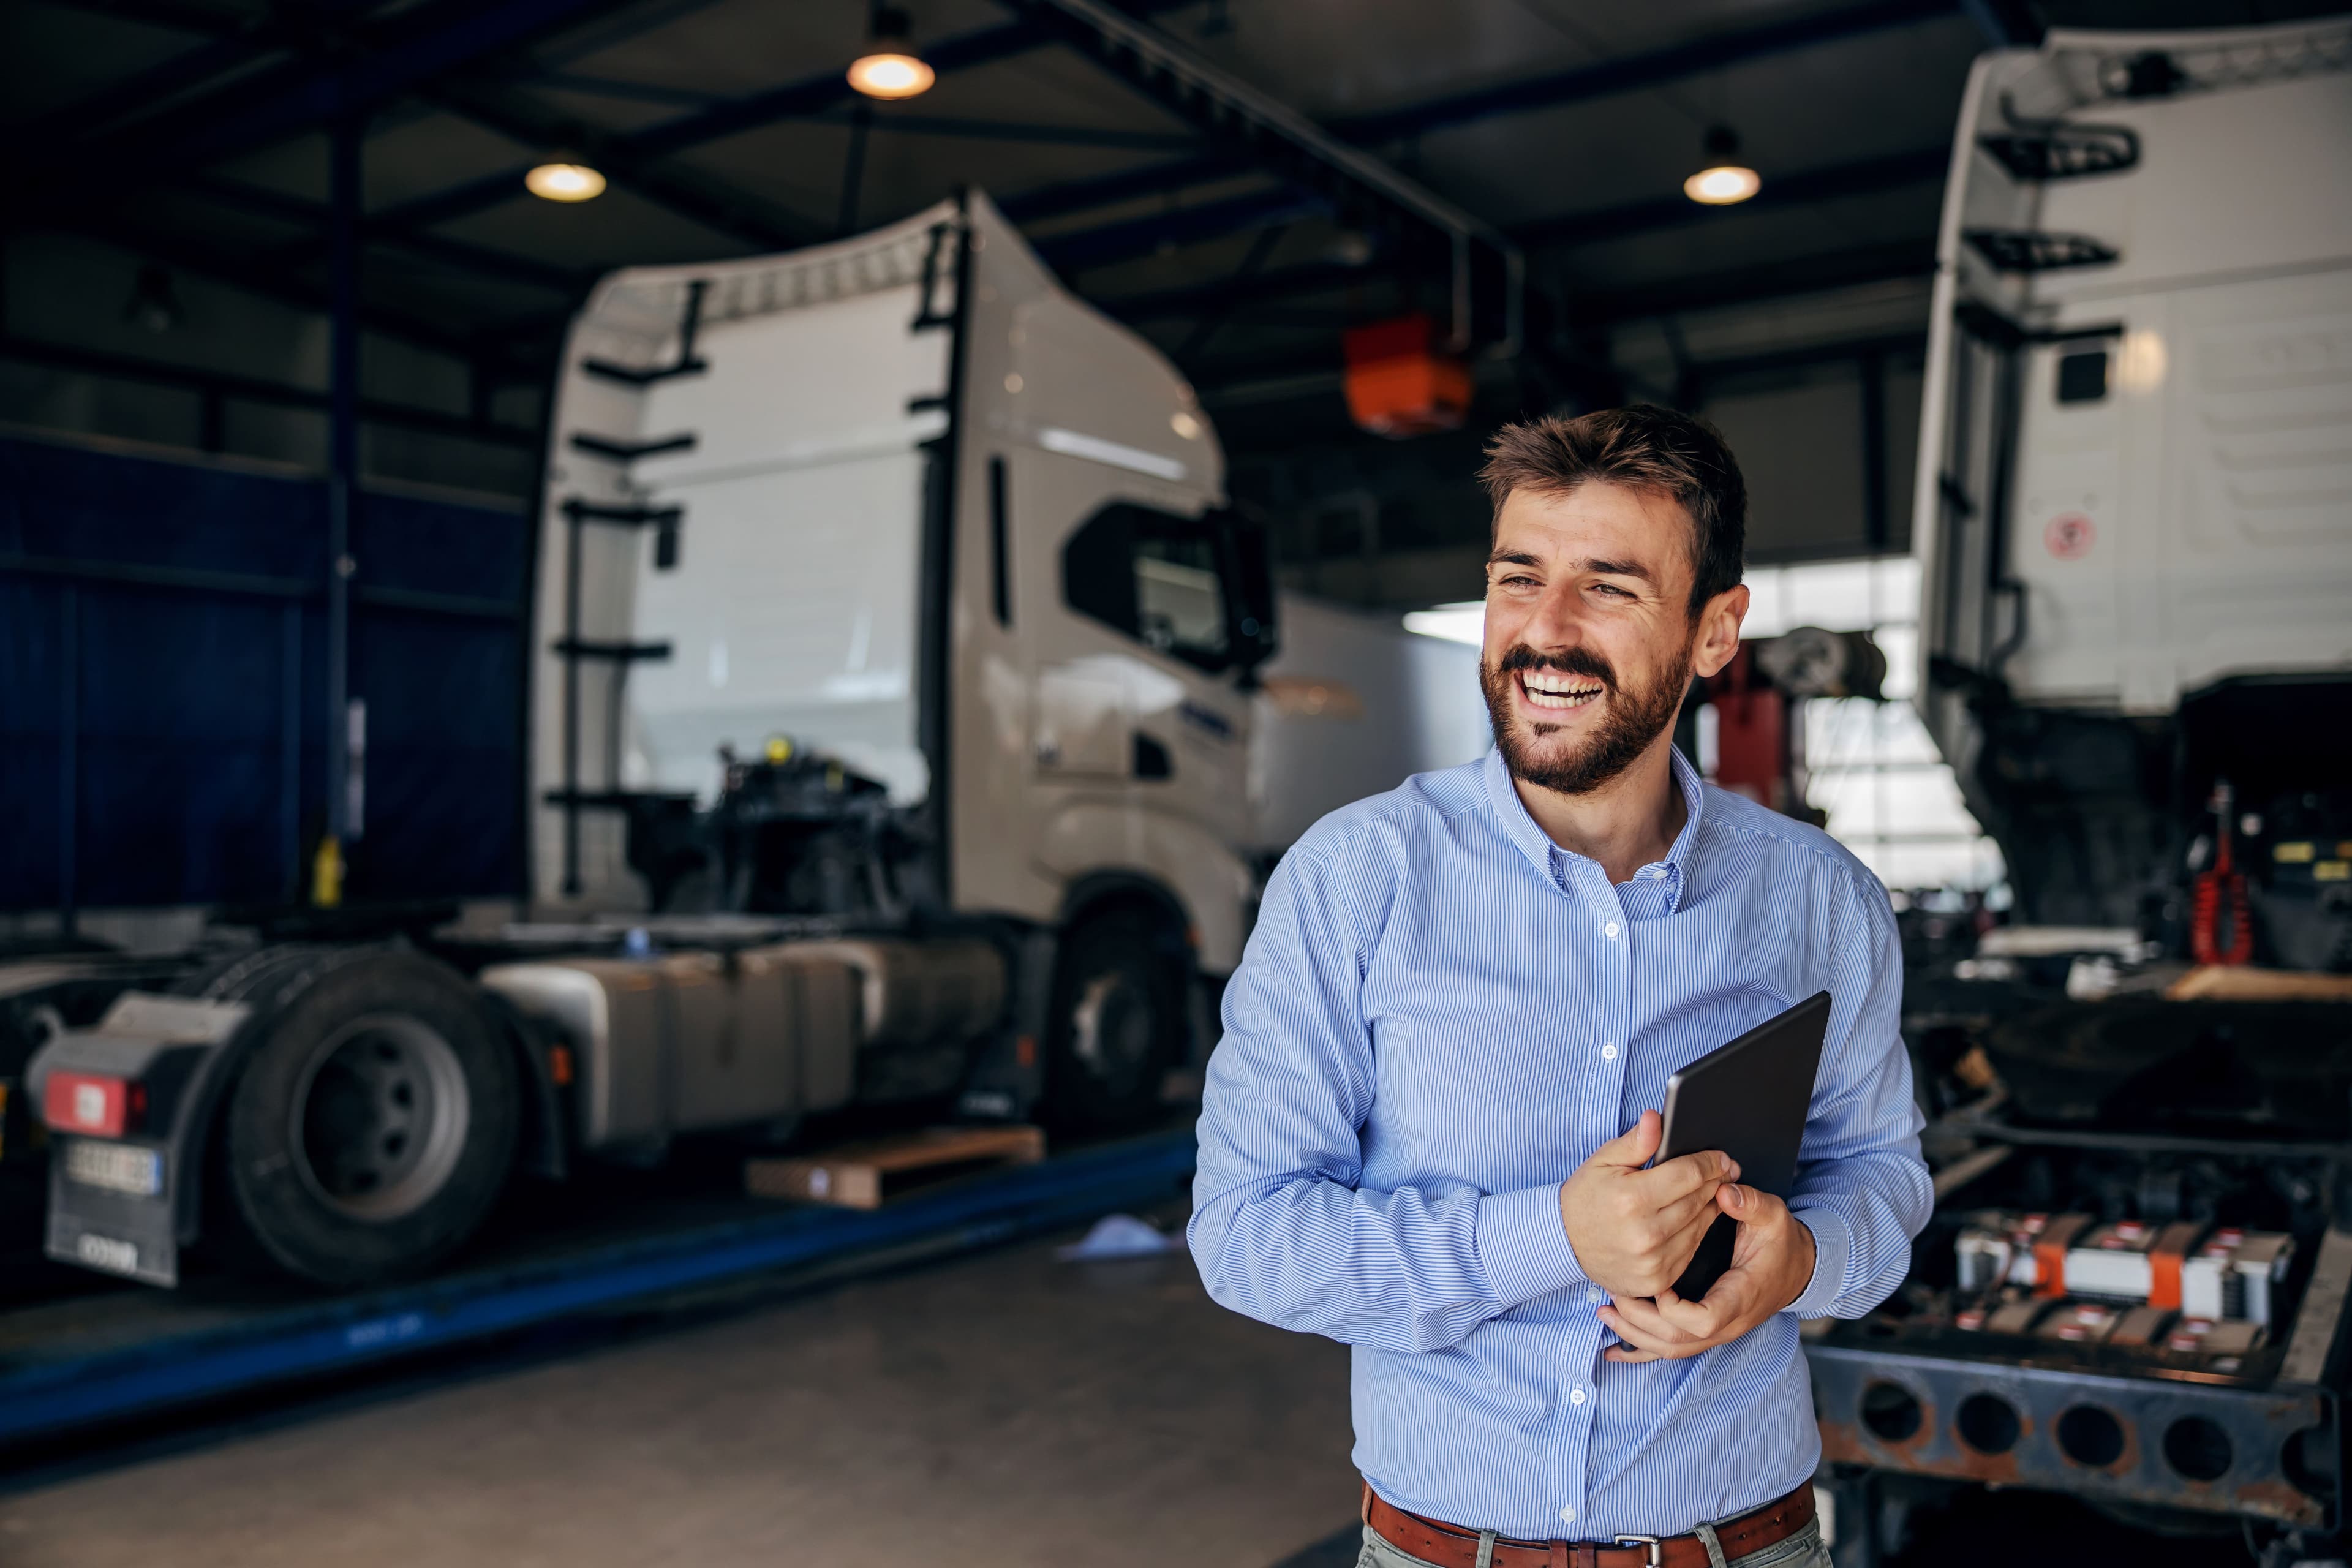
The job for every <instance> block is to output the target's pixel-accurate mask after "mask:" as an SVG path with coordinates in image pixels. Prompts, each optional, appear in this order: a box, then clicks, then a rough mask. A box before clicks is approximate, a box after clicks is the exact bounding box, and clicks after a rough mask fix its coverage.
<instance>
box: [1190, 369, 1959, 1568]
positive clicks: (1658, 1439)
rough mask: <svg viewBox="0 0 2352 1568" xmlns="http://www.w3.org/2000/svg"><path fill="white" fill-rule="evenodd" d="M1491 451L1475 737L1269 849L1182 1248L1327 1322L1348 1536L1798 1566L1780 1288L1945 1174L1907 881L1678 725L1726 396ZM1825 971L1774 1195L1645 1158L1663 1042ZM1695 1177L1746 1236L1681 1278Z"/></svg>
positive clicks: (1219, 1274)
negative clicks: (1679, 746) (1724, 767)
mask: <svg viewBox="0 0 2352 1568" xmlns="http://www.w3.org/2000/svg"><path fill="white" fill-rule="evenodd" d="M1487 458H1488V462H1487V465H1486V469H1485V472H1484V474H1483V478H1484V479H1485V480H1486V487H1487V489H1488V492H1489V494H1490V495H1491V496H1492V498H1493V500H1494V502H1495V522H1494V544H1493V551H1492V553H1491V555H1490V556H1489V558H1488V561H1487V574H1486V647H1485V653H1484V655H1483V657H1482V658H1481V661H1480V679H1481V682H1482V684H1483V686H1484V688H1485V691H1486V702H1487V706H1488V708H1489V710H1490V711H1491V713H1492V716H1493V720H1494V731H1495V740H1496V744H1495V749H1494V751H1493V752H1490V753H1489V754H1488V755H1487V756H1486V758H1485V759H1483V760H1482V761H1480V762H1477V763H1468V764H1465V765H1464V766H1462V767H1458V768H1454V769H1450V770H1448V771H1445V772H1443V773H1425V774H1422V775H1420V776H1418V777H1415V778H1412V779H1409V780H1407V781H1406V782H1405V783H1404V784H1403V785H1402V786H1401V787H1399V788H1397V789H1395V790H1392V791H1391V792H1390V793H1388V794H1387V795H1376V796H1374V797H1373V798H1371V799H1370V800H1366V801H1360V802H1358V803H1357V804H1356V805H1352V806H1349V807H1347V808H1346V809H1344V810H1341V811H1339V812H1336V813H1334V814H1332V815H1331V816H1328V817H1326V818H1325V819H1324V820H1323V821H1321V822H1319V823H1318V824H1317V825H1316V826H1315V827H1314V828H1313V829H1312V830H1310V831H1309V832H1308V833H1307V836H1306V837H1303V838H1302V839H1300V840H1299V842H1298V844H1297V847H1294V848H1293V849H1292V850H1291V851H1290V853H1289V854H1288V855H1287V856H1286V857H1285V858H1284V859H1283V862H1282V864H1281V866H1280V867H1279V868H1277V869H1276V872H1275V875H1274V878H1273V880H1272V882H1271V883H1270V884H1269V885H1268V887H1267V889H1266V895H1265V903H1264V908H1263V911H1262V912H1261V914H1260V916H1259V919H1258V924H1257V928H1256V930H1255V932H1254V933H1253V934H1252V936H1251V938H1250V943H1249V949H1248V952H1247V953H1246V954H1245V956H1244V959H1243V961H1242V965H1241V968H1240V970H1239V972H1238V973H1235V975H1234V979H1233V982H1232V984H1230V985H1229V986H1228V987H1227V989H1226V992H1225V1003H1224V1026H1225V1033H1224V1038H1223V1042H1222V1043H1221V1044H1220V1045H1219V1047H1218V1048H1217V1050H1216V1053H1215V1054H1214V1056H1213V1058H1211V1060H1210V1065H1209V1084H1208V1091H1207V1102H1206V1107H1205V1110H1204V1112H1203V1114H1202V1119H1201V1155H1200V1168H1199V1175H1198V1178H1197V1180H1196V1182H1195V1184H1194V1188H1193V1204H1194V1207H1193V1216H1192V1228H1191V1240H1192V1253H1193V1256H1194V1258H1196V1259H1197V1261H1198V1262H1199V1265H1200V1268H1201V1274H1202V1279H1203V1280H1205V1281H1206V1283H1207V1285H1208V1288H1209V1292H1210V1294H1211V1295H1212V1296H1213V1297H1214V1298H1215V1299H1216V1300H1219V1301H1220V1302H1223V1304H1224V1305H1226V1306H1228V1307H1231V1308H1233V1309H1234V1310H1237V1311H1241V1312H1245V1313H1248V1314H1249V1315H1250V1316H1252V1317H1255V1318H1260V1319H1263V1320H1265V1321H1267V1322H1270V1323H1276V1324H1279V1325H1281V1326H1283V1327H1285V1328H1290V1329H1297V1330H1302V1331H1308V1332H1314V1333H1321V1334H1328V1335H1329V1336H1330V1337H1332V1338H1334V1339H1338V1340H1341V1341H1344V1342H1347V1343H1349V1344H1350V1345H1352V1346H1354V1347H1355V1352H1354V1354H1355V1373H1354V1398H1355V1417H1356V1421H1355V1424H1356V1449H1355V1459H1356V1464H1357V1468H1359V1469H1360V1470H1361V1471H1362V1472H1363V1475H1364V1478H1365V1483H1366V1486H1365V1492H1364V1509H1365V1521H1366V1530H1365V1535H1364V1551H1363V1556H1362V1558H1361V1564H1362V1565H1364V1568H1413V1565H1416V1564H1421V1563H1436V1564H1438V1565H1440V1568H1513V1565H1515V1564H1529V1565H1532V1564H1535V1563H1578V1564H1580V1568H1582V1565H1591V1564H1598V1565H1600V1568H1616V1565H1619V1564H1623V1565H1626V1568H1631V1565H1632V1564H1635V1563H1666V1564H1668V1565H1670V1568H1671V1565H1676V1564H1690V1565H1692V1568H1696V1565H1698V1564H1706V1565H1708V1568H1724V1565H1725V1564H1726V1563H1744V1564H1750V1565H1752V1568H1760V1565H1762V1564H1766V1563H1772V1564H1787V1565H1789V1568H1808V1565H1811V1564H1819V1565H1821V1568H1827V1564H1828V1562H1829V1559H1828V1556H1827V1553H1826V1552H1824V1551H1823V1549H1822V1546H1821V1542H1820V1536H1819V1527H1818V1525H1817V1523H1815V1522H1814V1521H1813V1520H1812V1497H1811V1487H1810V1479H1811V1474H1812V1471H1813V1468H1814V1466H1815V1464H1816V1463H1817V1462H1818V1460H1819V1458H1820V1452H1821V1449H1820V1438H1819V1435H1818V1432H1817V1430H1816V1428H1815V1426H1814V1425H1813V1411H1812V1398H1811V1390H1810V1385H1809V1384H1808V1382H1807V1378H1806V1373H1805V1363H1804V1358H1803V1357H1802V1355H1801V1353H1800V1352H1799V1350H1798V1345H1797V1321H1798V1320H1799V1319H1801V1318H1814V1317H1822V1316H1825V1315H1826V1316H1837V1317H1847V1318H1853V1317H1859V1316H1861V1315H1862V1314H1863V1313H1864V1312H1865V1311H1867V1310H1870V1309H1871V1308H1872V1307H1874V1306H1875V1305H1876V1304H1877V1303H1878V1302H1879V1301H1881V1300H1884V1299H1885V1297H1886V1295H1887V1294H1888V1293H1889V1292H1890V1291H1891V1290H1893V1289H1894V1288H1895V1285H1896V1283H1897V1282H1899V1281H1900V1280H1901V1279H1902V1278H1903V1275H1904V1272H1905V1271H1906V1268H1908V1267H1909V1265H1910V1247H1911V1238H1912V1237H1914V1236H1916V1235H1917V1234H1918V1231H1919V1228H1920V1227H1921V1226H1923V1225H1925V1224H1926V1222H1927V1214H1928V1210H1929V1208H1930V1206H1931V1203H1932V1197H1931V1193H1930V1189H1929V1185H1928V1180H1927V1169H1926V1167H1925V1166H1924V1165H1923V1164H1922V1163H1921V1162H1920V1158H1919V1142H1918V1131H1919V1127H1920V1118H1919V1115H1918V1113H1917V1111H1916V1109H1915V1108H1914V1106H1913V1104H1912V1100H1911V1079H1910V1068H1909V1063H1908V1060H1907V1058H1906V1056H1905V1054H1904V1051H1903V1047H1902V1044H1901V1041H1900V1040H1899V1038H1898V1037H1897V1036H1896V1032H1895V1017H1896V1008H1897V1005H1898V1003H1899V1001H1900V997H1901V992H1902V983H1903V975H1902V956H1901V951H1900V948H1899V945H1898V943H1897V941H1896V937H1895V920H1894V915H1893V911H1892V910H1890V908H1889V907H1888V904H1887V900H1886V893H1885V889H1883V888H1881V887H1880V886H1879V884H1878V882H1877V881H1876V879H1874V878H1873V877H1872V876H1871V874H1870V873H1869V871H1868V870H1866V869H1864V867H1863V866H1862V865H1861V863H1860V862H1859V861H1857V860H1855V859H1854V858H1853V856H1852V855H1850V854H1848V853H1847V852H1846V851H1845V850H1844V849H1843V848H1842V847H1840V846H1839V845H1838V844H1836V843H1835V842H1834V841H1833V840H1832V839H1831V838H1829V837H1827V836H1825V835H1823V834H1822V833H1819V832H1817V831H1815V830H1814V829H1812V828H1811V827H1808V826H1803V825H1801V824H1800V823H1797V822H1793V821H1790V819H1788V818H1786V817H1783V816H1778V815H1776V814H1774V813H1772V812H1770V811H1768V810H1766V809H1765V808H1764V807H1762V806H1760V805H1756V804H1754V803H1752V802H1749V801H1747V800H1744V799H1741V798H1739V797H1738V796H1736V795H1729V794H1727V793H1725V792H1724V791H1721V790H1718V789H1715V788H1711V787H1709V786H1707V785H1706V784H1703V783H1702V782H1701V781H1700V779H1699V777H1698V775H1697V773H1696V771H1695V770H1694V769H1693V768H1692V767H1691V765H1690V763H1688V762H1687V761H1685V759H1684V758H1683V757H1682V756H1681V755H1680V754H1679V753H1678V752H1675V749H1674V744H1673V730H1674V721H1675V714H1676V711H1677V710H1679V709H1680V707H1681V705H1682V700H1683V696H1684V693H1685V689H1687V688H1688V686H1689V684H1690V680H1691V678H1692V676H1693V675H1694V674H1696V675H1701V676H1706V675H1712V674H1714V673H1715V672H1716V671H1717V670H1719V669H1721V668H1723V666H1724V665H1725V664H1726V663H1727V662H1728V661H1729V659H1730V658H1731V657H1732V655H1733V653H1734V652H1735V651H1736V650H1737V649H1738V643H1739V623H1740V618H1741V617H1742V616H1744V615H1745V614H1746V613H1747V609H1748V590H1747V589H1746V588H1745V587H1743V586H1741V584H1740V581H1739V578H1740V571H1741V552H1742V548H1743V544H1744V539H1745V532H1746V513H1747V492H1746V488H1745V485H1744V483H1743V481H1742V480H1741V479H1740V476H1739V470H1738V466H1737V464H1735V462H1734V461H1733V459H1732V456H1731V453H1730V452H1729V450H1727V448H1726V447H1725V446H1724V444H1723V440H1722V437H1720V436H1718V435H1717V433H1716V432H1715V430H1714V429H1713V428H1712V427H1711V426H1707V425H1706V424H1705V423H1703V422H1702V421H1700V420H1697V419H1694V418H1691V417H1689V416H1685V415H1682V414H1677V413H1674V412H1672V411H1670V410H1667V409H1663V408H1654V407H1633V408H1622V409H1615V410H1611V411H1608V412H1605V413H1599V414H1591V415H1587V416H1583V417H1582V418H1578V419H1567V420H1562V419H1539V420H1536V421H1533V422H1531V423H1528V424H1525V425H1518V426H1510V427H1508V428H1507V429H1505V430H1503V431H1502V432H1501V433H1500V434H1499V435H1497V436H1496V437H1495V439H1494V441H1493V442H1492V444H1491V445H1490V446H1489V447H1488V448H1487ZM1822 990H1827V991H1828V992H1829V993H1830V994H1831V995H1832V999H1833V1005H1832V1012H1831V1015H1830V1022H1829V1034H1828V1039H1827V1044H1826V1046H1825V1047H1824V1049H1823V1053H1822V1066H1821V1071H1820V1076H1819V1077H1818V1079H1816V1080H1815V1084H1814V1088H1813V1095H1812V1102H1811V1111H1810V1114H1809V1119H1808V1121H1807V1123H1806V1128H1805V1139H1804V1146H1803V1154H1802V1158H1801V1165H1800V1172H1799V1175H1798V1180H1797V1184H1796V1187H1795V1190H1794V1194H1793V1195H1792V1196H1791V1197H1790V1199H1789V1201H1788V1202H1787V1203H1786V1204H1785V1205H1784V1204H1783V1203H1782V1202H1781V1200H1780V1199H1779V1198H1775V1197H1770V1196H1768V1195H1766V1194H1762V1193H1759V1192H1758V1191H1756V1190H1755V1189H1753V1188H1750V1187H1744V1186H1741V1185H1739V1184H1738V1180H1737V1178H1738V1171H1737V1170H1736V1169H1735V1168H1733V1167H1732V1166H1731V1163H1730V1162H1729V1161H1728V1160H1727V1158H1726V1157H1725V1156H1723V1155H1722V1154H1720V1153H1699V1154H1691V1155H1687V1156H1685V1157H1684V1158H1681V1159H1678V1160H1673V1161H1668V1162H1666V1163H1662V1164H1660V1165H1658V1166H1656V1167H1655V1168H1654V1169H1645V1168H1644V1167H1645V1166H1646V1165H1647V1164H1648V1162H1649V1161H1650V1159H1651V1157H1652V1156H1653V1155H1654V1154H1655V1153H1656V1152H1657V1149H1658V1143H1659V1138H1660V1132H1661V1128H1660V1121H1659V1117H1658V1114H1657V1111H1656V1110H1655V1109H1654V1108H1655V1107H1657V1106H1659V1105H1660V1104H1661V1103H1662V1102H1663V1100H1664V1093H1665V1083H1666V1079H1667V1076H1668V1075H1669V1074H1671V1073H1672V1072H1673V1071H1674V1070H1675V1068H1679V1067H1682V1066H1683V1065H1685V1063H1688V1062H1690V1061H1693V1060H1695V1059H1696V1058H1699V1057H1701V1056H1703V1055H1705V1054H1706V1052H1708V1051H1710V1050H1713V1049H1714V1048H1715V1047H1717V1046H1719V1045H1722V1044H1723V1043H1724V1042H1725V1041H1727V1040H1729V1039H1731V1038H1732V1037H1735V1036H1737V1035H1738V1034H1740V1033H1741V1032H1743V1031H1744V1030H1746V1029H1748V1028H1749V1027H1750V1026H1754V1025H1755V1024H1758V1023H1759V1022H1761V1021H1763V1020H1764V1019H1766V1018H1769V1017H1770V1016H1773V1015H1774V1014H1776V1013H1779V1012H1780V1011H1781V1010H1782V1009H1783V1008H1785V1007H1787V1006H1788V1005H1790V1004H1791V1003H1793V1002H1796V1001H1798V1000H1800V999H1801V998H1803V997H1805V996H1808V995H1811V994H1813V993H1814V992H1816V991H1822ZM1718 1214H1727V1215H1731V1216H1732V1218H1733V1219H1734V1220H1736V1221H1737V1222H1738V1248H1737V1251H1736V1253H1735V1254H1734V1258H1733V1262H1732V1266H1731V1268H1730V1269H1729V1270H1728V1271H1727V1273H1725V1274H1724V1275H1723V1277H1722V1278H1721V1279H1719V1280H1718V1281H1717V1284H1716V1285H1715V1286H1714V1288H1713V1289H1710V1290H1709V1291H1708V1292H1707V1293H1706V1299H1705V1300H1698V1301H1685V1300H1680V1299H1678V1298H1677V1297H1675V1294H1674V1293H1673V1291H1672V1290H1671V1289H1669V1288H1668V1287H1669V1286H1670V1285H1671V1283H1672V1281H1673V1280H1674V1279H1675V1278H1676V1277H1677V1276H1678V1275H1679V1274H1680V1272H1681V1270H1682V1268H1683V1265H1684V1264H1685V1262H1686V1261H1687V1260H1688V1259H1689V1258H1690V1257H1691V1255H1692V1253H1693V1252H1694V1251H1695V1250H1696V1247H1697V1244H1698V1241H1699V1238H1700V1237H1701V1236H1702V1235H1703V1234H1704V1233H1705V1231H1706V1228H1707V1226H1709V1225H1710V1224H1711V1223H1712V1222H1713V1220H1714V1218H1715V1216H1716V1215H1718ZM1620 1542H1630V1543H1631V1544H1626V1545H1622V1546H1621V1545H1620V1544H1618V1543H1620ZM1651 1542H1662V1544H1659V1545H1657V1546H1656V1547H1655V1552H1653V1546H1652V1545H1651V1544H1650V1543H1651ZM1562 1543H1569V1544H1562ZM1576 1543H1585V1544H1582V1545H1579V1544H1576Z"/></svg>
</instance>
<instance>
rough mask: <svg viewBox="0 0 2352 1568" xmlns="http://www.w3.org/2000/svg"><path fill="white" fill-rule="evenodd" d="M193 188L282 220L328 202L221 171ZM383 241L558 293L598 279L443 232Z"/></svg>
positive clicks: (319, 213)
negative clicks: (447, 236)
mask: <svg viewBox="0 0 2352 1568" xmlns="http://www.w3.org/2000/svg"><path fill="white" fill-rule="evenodd" d="M185 188H186V189H187V190H188V191H190V192H192V193H193V194H194V195H199V196H204V197H206V198H208V199H210V200H213V201H217V202H221V203H223V204H225V205H229V206H234V207H239V208H242V209H244V210H245V211H247V212H250V213H254V214H257V215H258V216H263V217H268V218H272V219H275V220H277V221H278V222H280V223H291V224H299V225H301V226H304V227H309V228H315V227H319V226H323V225H324V224H325V223H326V221H327V211H328V209H327V207H326V205H325V204H324V203H321V202H314V201H308V200H305V199H304V198H302V197H300V196H290V195H286V194H285V193H284V192H282V191H274V190H269V189H267V188H265V187H263V186H260V185H253V184H246V183H245V182H244V181H242V180H231V179H227V178H225V177H223V176H221V175H217V174H200V175H198V176H196V177H195V178H194V179H193V180H190V181H188V182H187V183H186V185H185ZM383 243H385V244H387V245H391V246H394V247H398V248H400V249H402V250H406V251H410V252H412V253H414V254H415V255H417V256H421V257H425V258H428V259H431V260H434V261H438V262H440V263H442V264H443V265H444V266H447V267H453V268H458V269H459V270H461V271H467V272H474V273H478V274H480V275H482V276H483V277H486V278H497V279H503V280H504V281H506V282H509V283H523V284H528V285H530V286H531V287H533V288H538V289H554V290H556V291H557V292H559V293H563V294H576V293H584V292H585V291H586V289H587V288H588V285H590V284H591V283H593V282H594V281H595V280H596V274H595V273H593V272H587V271H582V270H578V269H575V268H568V267H555V266H551V265H550V264H548V263H547V262H544V261H538V260H534V259H532V258H530V257H527V256H518V255H516V254H514V253H513V252H511V251H505V250H494V249H491V248H490V247H488V246H480V245H471V244H468V243H467V242H466V241H464V240H458V239H445V238H443V237H441V236H439V235H431V234H410V235H395V236H392V237H389V238H388V239H386V240H385V241H384V242H383Z"/></svg>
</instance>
